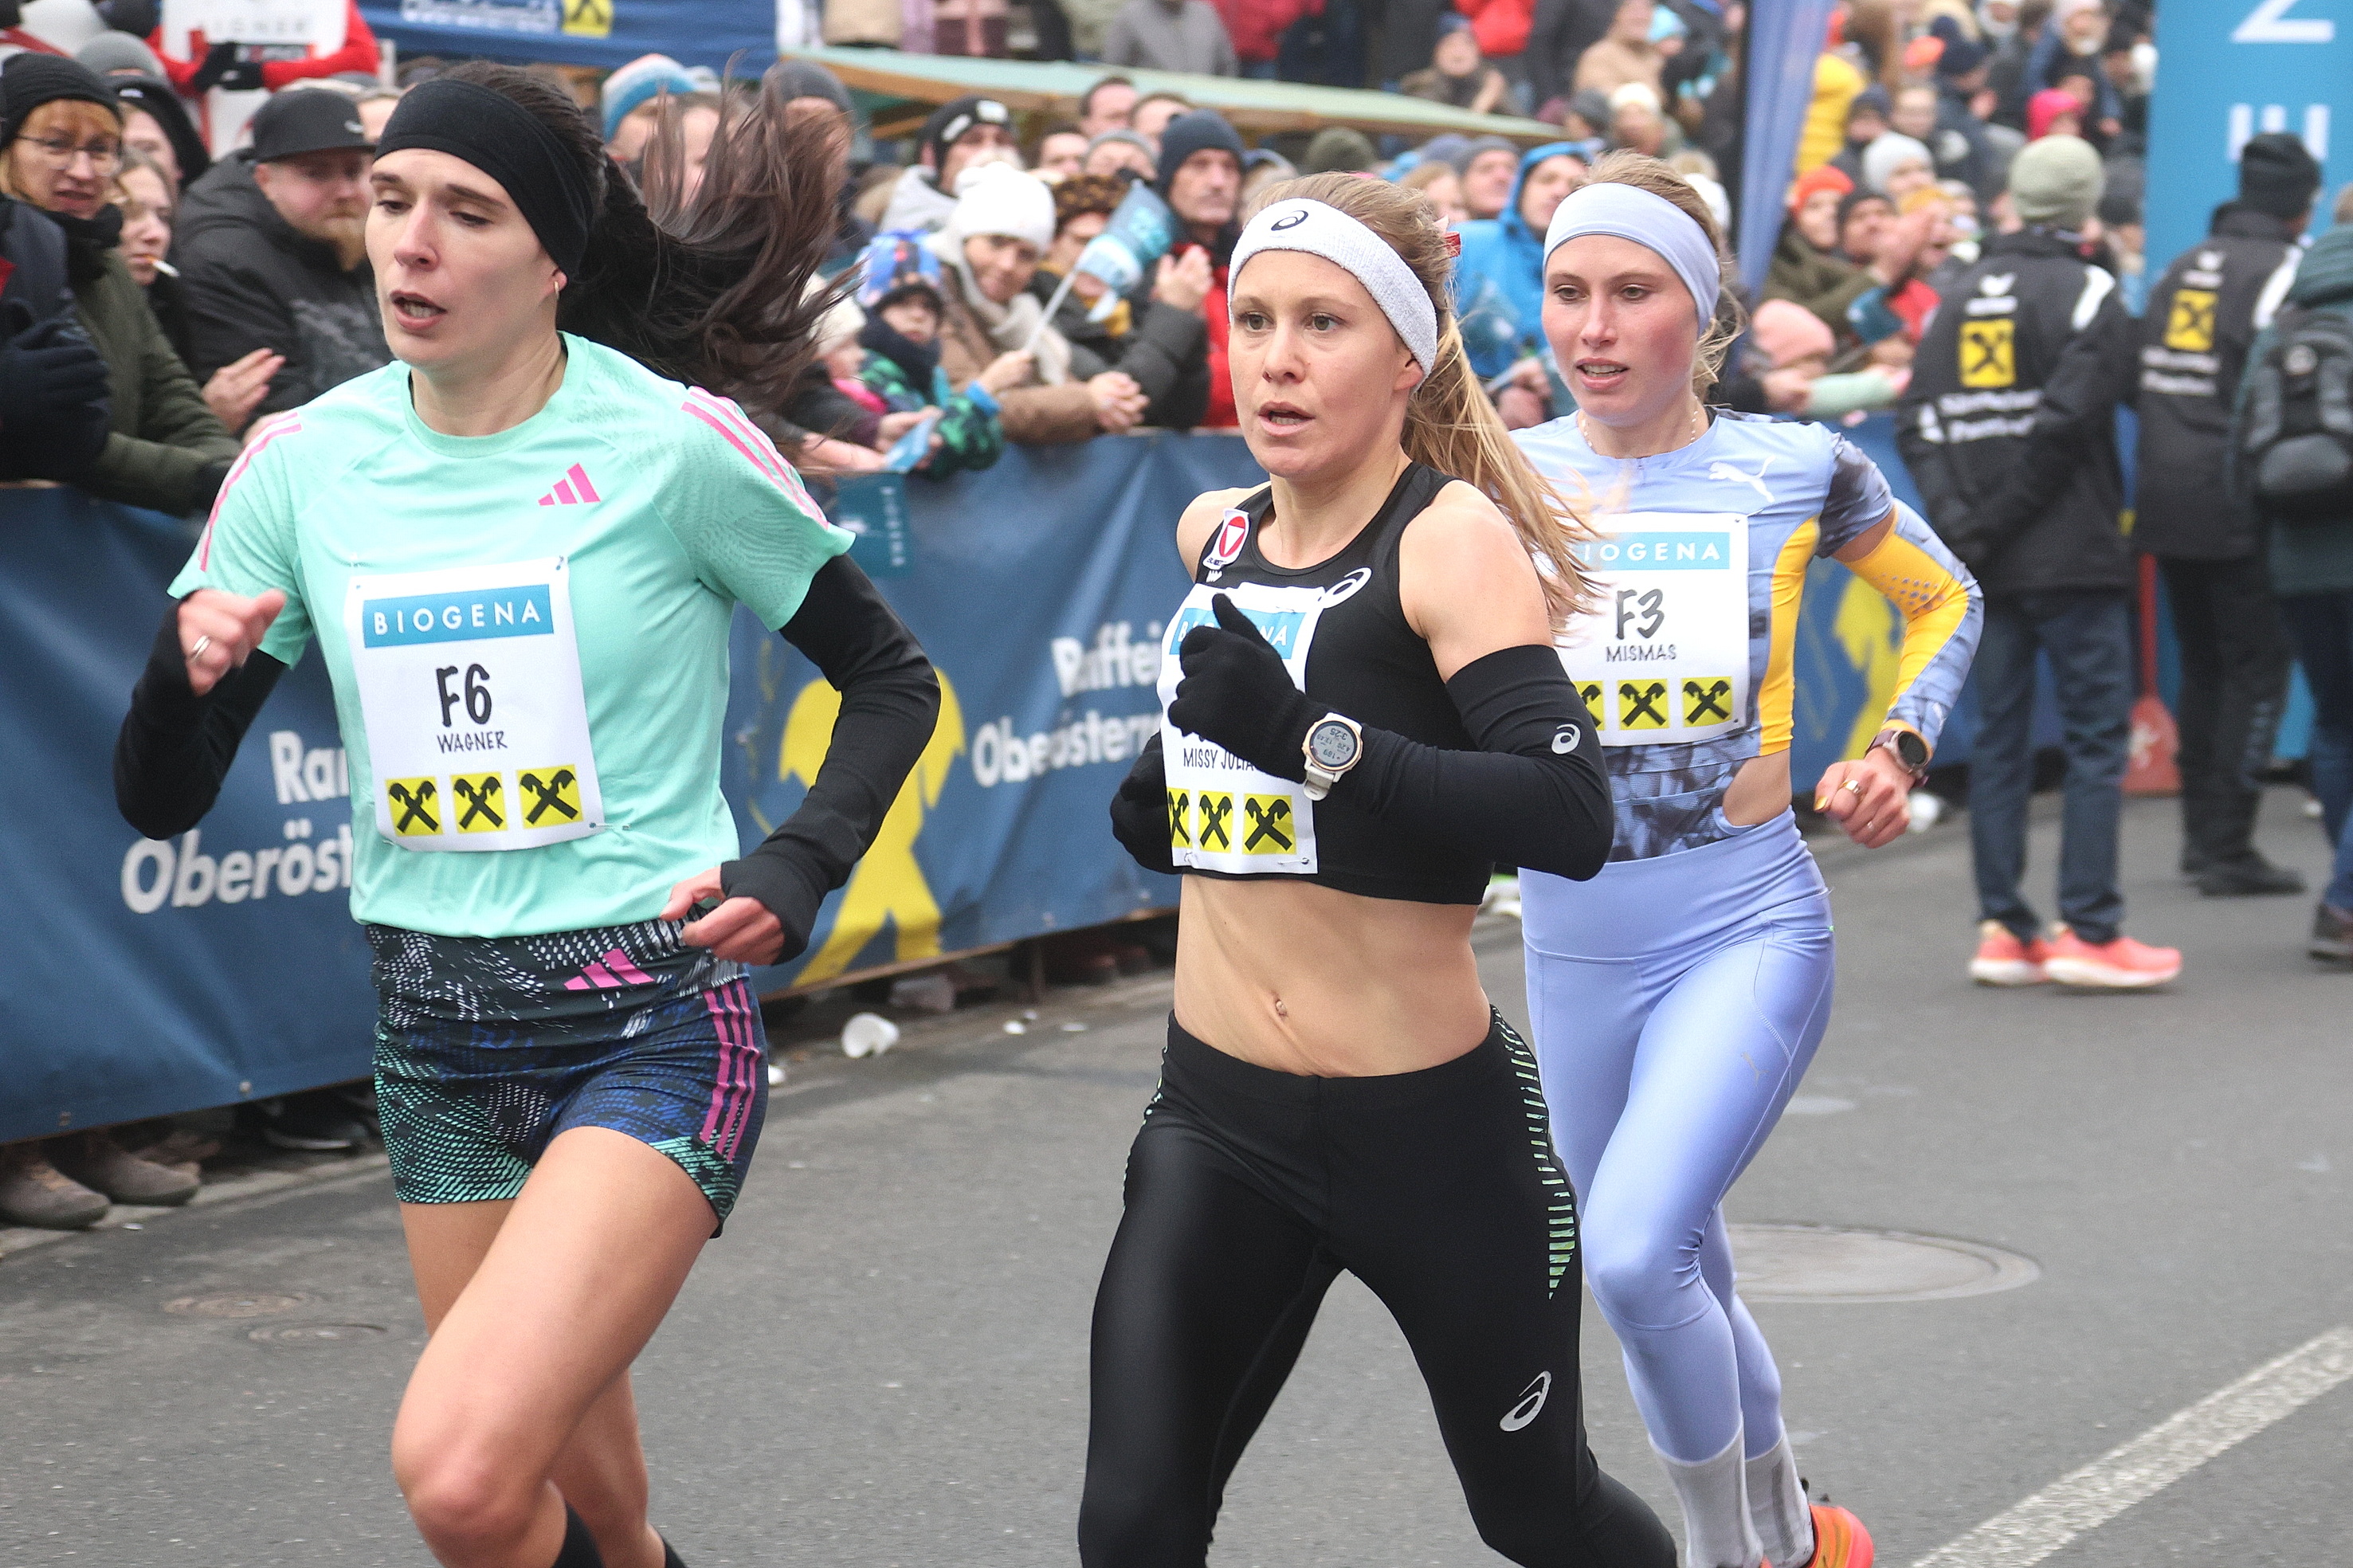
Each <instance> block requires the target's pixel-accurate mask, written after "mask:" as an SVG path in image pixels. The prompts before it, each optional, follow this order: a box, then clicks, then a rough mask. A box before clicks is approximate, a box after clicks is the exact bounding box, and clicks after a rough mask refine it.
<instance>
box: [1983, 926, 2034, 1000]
mask: <svg viewBox="0 0 2353 1568" xmlns="http://www.w3.org/2000/svg"><path fill="white" fill-rule="evenodd" d="M2050 956H2051V946H2050V944H2049V943H2048V942H2044V941H2043V940H2042V938H2041V937H2039V936H2038V937H2036V938H2034V939H2033V940H2032V941H2031V942H2021V941H2020V940H2019V939H2018V933H2017V932H2016V931H2011V930H2010V928H2009V927H2008V926H2006V925H2004V924H2002V923H2001V922H2000V921H1984V922H1983V923H1981V924H1980V925H1978V952H1977V956H1976V957H1975V958H1972V959H1970V960H1969V978H1970V979H1972V980H1974V981H1976V982H1977V983H1978V984H1980V985H2040V984H2042V983H2043V982H2044V981H2046V980H2048V979H2050V978H2051V976H2050V975H2049V974H2047V973H2044V971H2043V967H2042V966H2043V963H2044V961H2046V960H2047V959H2049V958H2050Z"/></svg>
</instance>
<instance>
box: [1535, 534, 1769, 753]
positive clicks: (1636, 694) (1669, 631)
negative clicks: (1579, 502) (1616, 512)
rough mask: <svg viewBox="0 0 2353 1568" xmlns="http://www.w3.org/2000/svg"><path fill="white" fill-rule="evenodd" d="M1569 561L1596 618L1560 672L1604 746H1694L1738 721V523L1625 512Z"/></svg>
mask: <svg viewBox="0 0 2353 1568" xmlns="http://www.w3.org/2000/svg"><path fill="white" fill-rule="evenodd" d="M1599 526H1601V527H1605V528H1607V529H1608V530H1609V531H1608V532H1607V533H1605V534H1603V535H1602V536H1601V537H1600V538H1599V539H1592V540H1583V541H1580V542H1577V545H1576V547H1575V548H1576V550H1577V558H1578V560H1579V562H1580V563H1582V564H1583V565H1584V567H1585V569H1586V571H1587V573H1588V575H1589V576H1590V577H1591V578H1592V581H1593V584H1594V587H1595V590H1596V594H1595V597H1596V599H1597V600H1598V602H1599V606H1600V608H1599V613H1598V614H1596V615H1593V616H1588V617H1586V618H1585V619H1584V620H1582V621H1581V622H1579V623H1578V624H1577V626H1573V627H1571V628H1570V631H1569V633H1568V634H1567V640H1564V642H1563V643H1562V646H1561V649H1560V662H1561V664H1562V666H1563V667H1564V668H1567V671H1568V675H1569V679H1572V680H1574V681H1576V682H1577V691H1578V693H1579V694H1580V695H1581V696H1582V697H1583V698H1584V699H1585V706H1586V708H1587V709H1588V710H1589V711H1590V712H1591V713H1592V714H1593V722H1594V723H1595V725H1596V726H1598V727H1599V730H1600V732H1601V743H1602V744H1603V745H1605V746H1649V745H1658V744H1660V743H1662V742H1688V741H1704V740H1708V739H1711V738H1713V737H1715V736H1717V735H1722V734H1725V733H1728V732H1730V731H1733V730H1736V729H1737V728H1739V726H1740V725H1741V724H1743V723H1745V722H1746V720H1747V716H1748V520H1747V519H1746V518H1744V517H1737V516H1735V515H1733V514H1731V513H1729V512H1726V513H1721V514H1718V513H1683V512H1635V513H1629V514H1626V515H1623V516H1620V517H1611V518H1604V519H1601V520H1599Z"/></svg>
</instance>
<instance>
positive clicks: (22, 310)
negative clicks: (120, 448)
mask: <svg viewBox="0 0 2353 1568" xmlns="http://www.w3.org/2000/svg"><path fill="white" fill-rule="evenodd" d="M112 414H113V405H112V400H111V397H110V396H109V395H108V392H107V380H106V361H105V360H104V359H102V358H101V357H100V355H99V352H98V350H97V349H96V348H95V347H94V346H92V344H91V343H90V335H89V334H88V333H87V332H84V331H82V329H81V324H80V323H79V321H75V320H74V313H73V295H72V293H71V292H70V291H69V289H67V287H66V240H65V236H64V235H62V234H60V233H58V228H57V226H56V225H55V224H52V223H48V222H46V221H44V220H43V218H42V217H41V215H40V211H39V209H38V208H37V207H31V206H27V205H25V204H24V203H22V202H18V201H12V200H11V199H9V198H8V197H6V196H0V480H8V479H65V478H68V477H69V476H70V475H73V474H76V473H79V472H80V471H81V470H82V469H84V468H88V467H89V466H90V464H91V463H93V462H95V461H97V459H98V455H99V454H100V452H102V451H104V450H105V449H106V437H107V430H108V427H109V421H110V419H111V416H112Z"/></svg>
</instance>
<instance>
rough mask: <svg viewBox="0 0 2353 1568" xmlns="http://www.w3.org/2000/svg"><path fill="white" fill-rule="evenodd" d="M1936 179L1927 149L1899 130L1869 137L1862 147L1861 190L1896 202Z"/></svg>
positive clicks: (1933, 182) (1930, 154) (1932, 157)
mask: <svg viewBox="0 0 2353 1568" xmlns="http://www.w3.org/2000/svg"><path fill="white" fill-rule="evenodd" d="M1859 184H1861V185H1862V188H1863V189H1864V190H1868V191H1877V192H1878V193H1879V194H1880V195H1883V196H1885V197H1886V198H1887V199H1888V200H1889V201H1891V202H1897V203H1900V202H1902V201H1903V200H1904V198H1905V196H1908V195H1911V194H1912V193H1913V192H1914V191H1916V190H1918V189H1920V187H1922V186H1923V185H1933V184H1936V156H1935V154H1933V153H1930V152H1929V151H1928V149H1927V148H1926V147H1925V146H1923V145H1921V144H1920V143H1919V142H1915V141H1914V140H1913V139H1912V138H1911V137H1909V136H1906V135H1905V134H1903V133H1902V132H1896V131H1890V132H1886V133H1885V134H1883V135H1881V136H1876V137H1873V139H1872V142H1871V144H1870V145H1869V146H1867V147H1865V148H1864V149H1863V150H1862V180H1861V181H1860V182H1859Z"/></svg>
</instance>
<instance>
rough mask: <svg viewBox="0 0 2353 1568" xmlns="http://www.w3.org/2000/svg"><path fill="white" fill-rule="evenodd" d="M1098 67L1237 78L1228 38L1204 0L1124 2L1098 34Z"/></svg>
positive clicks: (1238, 63) (1237, 58)
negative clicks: (1100, 52) (1100, 38)
mask: <svg viewBox="0 0 2353 1568" xmlns="http://www.w3.org/2000/svg"><path fill="white" fill-rule="evenodd" d="M1103 64H1105V65H1107V66H1109V67H1111V68H1113V69H1114V70H1158V71H1183V72H1186V73H1187V74H1188V75H1192V76H1239V75H1240V74H1241V59H1240V56H1238V55H1236V54H1235V52H1234V41H1233V38H1232V37H1230V36H1229V34H1228V33H1227V31H1226V24H1225V20H1224V18H1223V17H1221V16H1219V14H1218V8H1217V7H1216V6H1215V5H1210V4H1209V0H1127V4H1126V5H1123V6H1121V7H1120V10H1119V14H1118V15H1117V16H1113V18H1112V19H1111V26H1109V27H1108V28H1106V29H1105V30H1104V32H1103Z"/></svg>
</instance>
